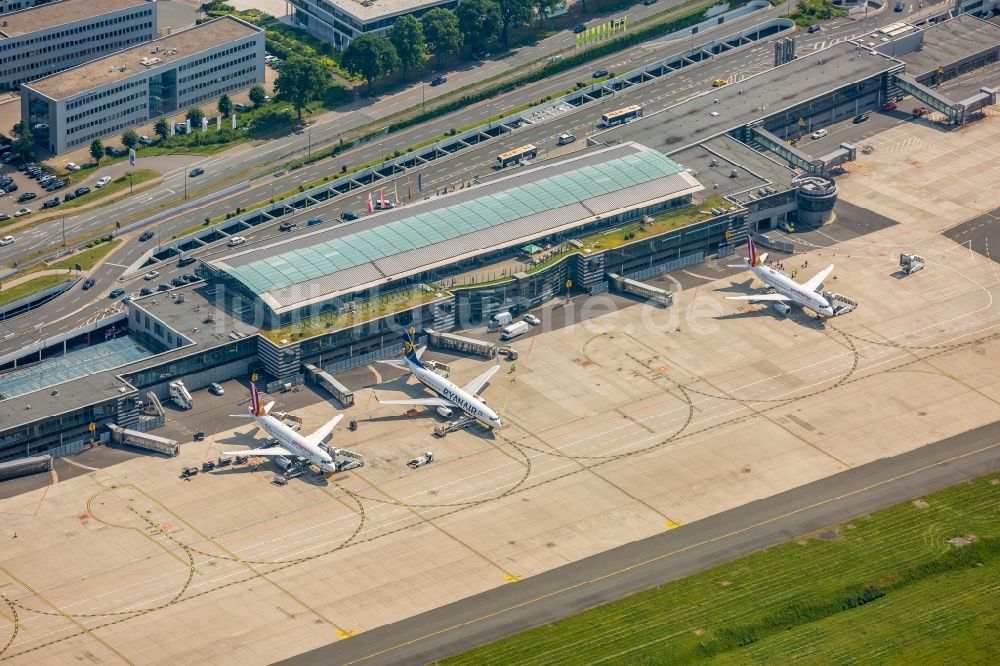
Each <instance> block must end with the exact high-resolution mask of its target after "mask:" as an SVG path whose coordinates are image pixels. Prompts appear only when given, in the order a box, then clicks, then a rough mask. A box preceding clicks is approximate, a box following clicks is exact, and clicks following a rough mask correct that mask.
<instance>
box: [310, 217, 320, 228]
mask: <svg viewBox="0 0 1000 666" xmlns="http://www.w3.org/2000/svg"><path fill="white" fill-rule="evenodd" d="M317 224H323V218H322V217H310V218H309V221H308V222H306V226H307V227H314V226H316V225H317Z"/></svg>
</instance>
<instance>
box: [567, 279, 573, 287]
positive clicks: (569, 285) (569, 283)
mask: <svg viewBox="0 0 1000 666" xmlns="http://www.w3.org/2000/svg"><path fill="white" fill-rule="evenodd" d="M566 288H567V289H572V288H573V281H572V280H566Z"/></svg>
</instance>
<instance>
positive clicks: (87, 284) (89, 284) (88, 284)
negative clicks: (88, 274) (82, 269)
mask: <svg viewBox="0 0 1000 666" xmlns="http://www.w3.org/2000/svg"><path fill="white" fill-rule="evenodd" d="M95 284H97V283H96V282H95V281H94V278H87V279H86V280H84V281H83V290H84V291H87V290H88V289H90V288H91V287H93V286H94V285H95Z"/></svg>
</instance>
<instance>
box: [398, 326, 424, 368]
mask: <svg viewBox="0 0 1000 666" xmlns="http://www.w3.org/2000/svg"><path fill="white" fill-rule="evenodd" d="M416 333H417V331H416V329H413V328H411V329H409V330H408V331H406V332H405V333H404V334H403V351H405V352H406V360H407V361H409V362H410V363H412V364H413V365H415V366H417V367H418V368H422V367H424V364H423V363H422V362H421V360H420V354H419V353H418V351H417V342H416V338H415V336H416Z"/></svg>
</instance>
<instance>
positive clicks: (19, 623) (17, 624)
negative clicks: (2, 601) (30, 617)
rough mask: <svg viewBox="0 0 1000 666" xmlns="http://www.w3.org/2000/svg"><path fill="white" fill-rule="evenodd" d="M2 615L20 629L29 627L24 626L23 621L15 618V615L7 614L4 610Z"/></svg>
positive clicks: (0, 614)
mask: <svg viewBox="0 0 1000 666" xmlns="http://www.w3.org/2000/svg"><path fill="white" fill-rule="evenodd" d="M0 617H2V618H3V619H5V620H7V621H8V622H10V623H11V624H12V625H14V626H15V627H17V628H18V629H27V627H26V626H24V623H23V622H21V621H20V620H15V619H14V618H13V617H11V616H9V615H7V614H6V613H4V612H3V611H0Z"/></svg>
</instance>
